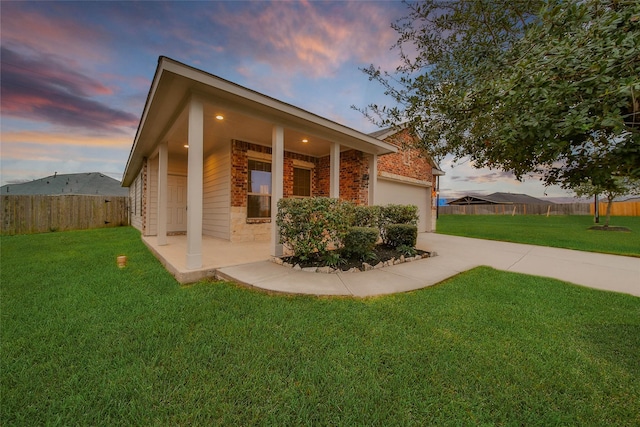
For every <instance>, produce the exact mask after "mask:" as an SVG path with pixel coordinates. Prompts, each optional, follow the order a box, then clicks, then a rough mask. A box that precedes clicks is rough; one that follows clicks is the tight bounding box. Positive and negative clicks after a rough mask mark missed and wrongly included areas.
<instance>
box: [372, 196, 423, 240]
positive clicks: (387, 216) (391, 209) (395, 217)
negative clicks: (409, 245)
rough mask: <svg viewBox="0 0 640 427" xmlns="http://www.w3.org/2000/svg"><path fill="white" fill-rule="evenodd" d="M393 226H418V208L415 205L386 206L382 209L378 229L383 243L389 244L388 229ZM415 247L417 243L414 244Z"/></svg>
mask: <svg viewBox="0 0 640 427" xmlns="http://www.w3.org/2000/svg"><path fill="white" fill-rule="evenodd" d="M391 224H407V225H414V226H417V225H418V207H417V206H415V205H386V206H381V207H380V217H379V222H378V227H379V228H380V236H381V237H382V241H383V242H384V243H386V244H389V242H388V240H389V239H388V238H387V229H388V227H389V225H391ZM413 245H414V246H415V243H414V244H413Z"/></svg>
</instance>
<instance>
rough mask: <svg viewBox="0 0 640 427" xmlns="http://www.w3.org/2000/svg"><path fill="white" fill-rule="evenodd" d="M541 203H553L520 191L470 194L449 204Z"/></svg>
mask: <svg viewBox="0 0 640 427" xmlns="http://www.w3.org/2000/svg"><path fill="white" fill-rule="evenodd" d="M539 203H545V204H549V203H553V202H550V201H548V200H541V199H536V198H535V197H531V196H529V195H526V194H518V193H493V194H489V195H488V196H479V195H474V194H469V195H467V196H464V197H460V198H458V199H455V200H451V201H449V203H448V204H449V205H513V204H524V205H534V204H539Z"/></svg>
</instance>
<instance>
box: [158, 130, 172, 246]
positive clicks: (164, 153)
mask: <svg viewBox="0 0 640 427" xmlns="http://www.w3.org/2000/svg"><path fill="white" fill-rule="evenodd" d="M168 173H169V144H168V142H167V141H164V142H162V143H160V145H159V146H158V236H157V238H158V246H163V245H166V244H167V187H168V185H167V174H168Z"/></svg>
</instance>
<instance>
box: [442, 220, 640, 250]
mask: <svg viewBox="0 0 640 427" xmlns="http://www.w3.org/2000/svg"><path fill="white" fill-rule="evenodd" d="M601 220H602V221H604V219H603V218H601ZM592 225H594V224H593V217H591V216H588V215H566V216H557V215H552V216H549V217H546V216H544V215H516V216H511V215H440V217H439V218H438V233H440V234H452V235H455V236H465V237H477V238H480V239H489V240H503V241H507V242H515V243H528V244H532V245H541V246H553V247H556V248H567V249H577V250H581V251H589V252H603V253H610V254H616V255H630V256H636V257H640V217H631V216H620V217H612V218H611V225H612V226H614V225H615V226H622V227H627V228H629V229H630V230H631V232H619V231H596V230H588V228H589V227H591V226H592Z"/></svg>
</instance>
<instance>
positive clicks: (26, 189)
mask: <svg viewBox="0 0 640 427" xmlns="http://www.w3.org/2000/svg"><path fill="white" fill-rule="evenodd" d="M0 189H1V193H0V194H2V195H18V196H21V195H31V194H43V195H70V194H83V195H100V196H128V195H129V190H128V189H127V188H123V187H121V186H120V182H119V181H118V180H116V179H113V178H111V177H109V176H107V175H105V174H102V173H100V172H86V173H70V174H60V175H58V174H57V173H55V174H53V175H51V176H47V177H45V178H40V179H35V180H33V181H29V182H23V183H20V184H7V185H3V186H2V187H0Z"/></svg>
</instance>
